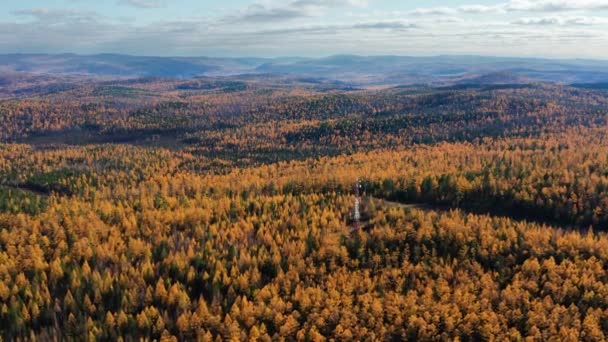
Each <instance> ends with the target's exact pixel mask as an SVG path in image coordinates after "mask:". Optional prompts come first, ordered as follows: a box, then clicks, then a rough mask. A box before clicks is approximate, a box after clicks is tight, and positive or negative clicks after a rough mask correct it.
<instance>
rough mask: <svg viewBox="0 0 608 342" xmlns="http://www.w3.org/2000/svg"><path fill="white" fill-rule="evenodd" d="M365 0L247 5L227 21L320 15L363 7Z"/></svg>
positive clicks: (263, 20)
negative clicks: (343, 8) (342, 8)
mask: <svg viewBox="0 0 608 342" xmlns="http://www.w3.org/2000/svg"><path fill="white" fill-rule="evenodd" d="M367 4H368V1H367V0H294V1H288V2H283V3H282V4H261V3H255V4H252V5H249V6H248V7H247V8H246V9H245V10H243V11H241V12H240V13H238V14H236V15H232V16H229V17H228V18H226V19H227V20H226V21H229V22H254V23H257V22H279V21H289V20H294V19H299V18H308V17H316V16H322V15H324V14H325V13H327V11H328V10H329V9H332V8H339V7H365V6H367Z"/></svg>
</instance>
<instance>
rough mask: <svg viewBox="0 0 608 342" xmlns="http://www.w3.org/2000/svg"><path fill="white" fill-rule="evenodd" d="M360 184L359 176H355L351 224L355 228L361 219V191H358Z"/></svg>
mask: <svg viewBox="0 0 608 342" xmlns="http://www.w3.org/2000/svg"><path fill="white" fill-rule="evenodd" d="M360 188H361V184H360V182H359V178H357V183H356V184H355V206H354V209H353V226H354V229H355V230H359V228H360V223H361V222H360V221H361V193H360Z"/></svg>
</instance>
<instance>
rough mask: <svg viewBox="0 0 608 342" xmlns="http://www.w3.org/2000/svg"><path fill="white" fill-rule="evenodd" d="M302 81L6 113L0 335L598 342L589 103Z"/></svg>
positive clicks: (605, 262) (594, 104)
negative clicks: (357, 215) (357, 217)
mask: <svg viewBox="0 0 608 342" xmlns="http://www.w3.org/2000/svg"><path fill="white" fill-rule="evenodd" d="M313 81H314V80H311V79H303V78H289V77H272V76H269V75H264V76H256V77H254V76H249V77H230V78H209V77H207V78H197V79H195V80H174V79H160V78H146V79H136V80H126V81H125V80H119V81H91V80H86V81H81V82H80V83H73V84H72V85H71V86H70V87H66V88H56V89H48V88H44V89H32V90H30V91H29V92H27V93H24V94H21V95H17V94H4V95H6V99H5V100H2V101H0V140H1V141H2V143H0V339H4V340H6V341H12V340H35V339H36V340H48V339H53V338H56V339H58V340H117V339H119V338H122V339H123V340H139V339H149V340H154V339H155V340H203V341H205V340H209V341H215V340H218V339H219V340H235V341H236V340H252V341H256V340H261V341H272V340H282V339H285V340H308V341H324V340H332V339H333V340H411V341H416V340H463V341H465V340H466V341H479V340H498V341H503V340H512V341H518V340H524V339H526V340H531V341H544V340H563V341H578V340H586V341H602V340H605V339H606V336H608V285H607V284H608V271H607V269H608V268H607V267H608V236H607V235H606V231H608V122H607V121H608V97H607V95H608V92H607V91H606V90H603V89H596V88H593V87H576V88H575V87H568V86H558V85H550V84H543V83H533V84H526V85H521V84H517V85H504V84H503V85H475V84H467V85H463V86H454V87H441V88H430V87H409V86H407V87H392V86H390V87H389V86H387V87H381V88H373V89H354V88H350V87H347V86H345V85H343V84H339V83H335V82H326V81H319V82H316V81H314V82H313ZM358 183H359V184H360V189H359V193H360V197H361V198H360V200H361V208H360V210H361V214H362V215H361V217H362V218H361V220H360V222H355V220H354V219H355V215H354V203H355V202H356V201H355V196H356V192H355V191H354V187H355V185H356V184H358Z"/></svg>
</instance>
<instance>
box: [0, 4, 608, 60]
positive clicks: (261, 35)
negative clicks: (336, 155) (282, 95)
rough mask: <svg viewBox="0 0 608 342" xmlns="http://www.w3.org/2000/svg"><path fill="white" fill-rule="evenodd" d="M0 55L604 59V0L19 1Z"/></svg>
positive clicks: (0, 34)
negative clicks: (466, 56) (450, 56)
mask: <svg viewBox="0 0 608 342" xmlns="http://www.w3.org/2000/svg"><path fill="white" fill-rule="evenodd" d="M0 8H1V10H0V53H78V54H96V53H121V54H131V55H149V56H211V57H286V56H300V57H319V56H328V55H334V54H359V55H409V56H426V55H486V56H490V55H491V56H517V57H551V58H594V59H608V0H443V1H440V0H426V1H414V0H219V1H218V0H104V1H100V0H19V1H13V0H10V1H6V0H5V1H2V3H1V4H0Z"/></svg>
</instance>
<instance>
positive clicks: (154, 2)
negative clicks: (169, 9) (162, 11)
mask: <svg viewBox="0 0 608 342" xmlns="http://www.w3.org/2000/svg"><path fill="white" fill-rule="evenodd" d="M120 3H121V4H123V5H129V6H133V7H137V8H161V7H164V6H166V3H165V1H164V0H121V1H120Z"/></svg>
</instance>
